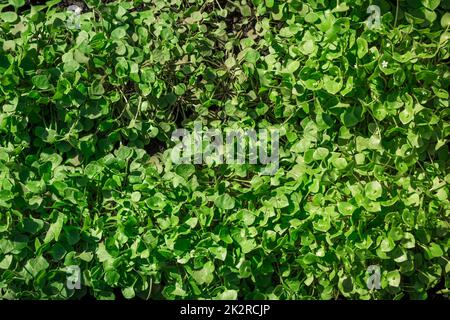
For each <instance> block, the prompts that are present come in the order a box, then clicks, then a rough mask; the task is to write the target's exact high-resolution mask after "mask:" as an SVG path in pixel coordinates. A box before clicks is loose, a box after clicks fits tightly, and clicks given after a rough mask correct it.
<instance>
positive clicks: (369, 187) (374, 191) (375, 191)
mask: <svg viewBox="0 0 450 320" xmlns="http://www.w3.org/2000/svg"><path fill="white" fill-rule="evenodd" d="M364 191H365V194H366V197H367V198H369V199H370V200H373V201H375V200H377V199H378V198H379V197H381V194H382V192H383V188H382V187H381V184H380V183H379V182H378V181H372V182H369V183H367V184H366V186H365V187H364Z"/></svg>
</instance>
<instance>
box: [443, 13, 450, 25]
mask: <svg viewBox="0 0 450 320" xmlns="http://www.w3.org/2000/svg"><path fill="white" fill-rule="evenodd" d="M441 26H442V28H444V29H445V28H449V27H450V12H446V13H445V14H443V15H442V18H441Z"/></svg>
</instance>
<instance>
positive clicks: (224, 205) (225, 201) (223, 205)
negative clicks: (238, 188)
mask: <svg viewBox="0 0 450 320" xmlns="http://www.w3.org/2000/svg"><path fill="white" fill-rule="evenodd" d="M214 204H215V205H216V206H217V207H218V208H220V209H224V210H231V209H233V208H234V205H235V201H234V198H232V197H231V196H230V195H229V194H227V193H225V194H221V195H220V196H218V197H217V198H216V200H215V201H214Z"/></svg>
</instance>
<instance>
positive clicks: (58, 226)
mask: <svg viewBox="0 0 450 320" xmlns="http://www.w3.org/2000/svg"><path fill="white" fill-rule="evenodd" d="M63 223H64V215H63V214H62V213H59V214H58V217H57V219H56V221H55V222H54V223H52V224H51V225H50V227H49V228H48V230H47V234H46V235H45V238H44V243H49V242H51V241H52V240H55V241H58V238H59V234H60V233H61V230H62V227H63Z"/></svg>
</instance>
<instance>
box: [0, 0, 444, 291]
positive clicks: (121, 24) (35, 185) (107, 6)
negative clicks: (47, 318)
mask: <svg viewBox="0 0 450 320" xmlns="http://www.w3.org/2000/svg"><path fill="white" fill-rule="evenodd" d="M0 3H1V4H0V108H1V109H0V298H6V299H18V298H22V299H23V298H28V299H38V298H41V299H43V298H44V299H67V298H80V297H82V296H84V295H86V294H90V295H92V296H94V297H96V298H98V299H111V298H114V297H117V296H120V295H123V296H124V297H126V298H132V297H135V296H137V297H140V298H144V299H148V298H150V299H161V298H162V299H185V298H192V299H198V298H223V299H235V298H244V299H336V298H340V297H345V298H354V299H370V298H372V299H380V298H384V299H399V298H402V297H405V298H410V299H426V298H429V297H430V293H433V296H439V297H444V298H445V297H447V298H448V292H449V290H450V261H449V252H450V203H449V197H448V196H449V192H450V190H449V182H450V174H449V164H450V162H449V148H448V139H449V134H450V122H449V119H450V115H449V110H450V109H449V87H450V68H449V57H450V41H449V39H450V1H448V0H441V1H440V0H399V1H391V2H388V1H370V2H369V1H363V0H354V1H350V0H349V1H347V2H344V1H337V0H308V1H300V0H286V1H278V0H240V1H239V0H235V1H224V0H206V1H203V0H134V1H100V0H85V1H81V0H80V1H72V2H71V1H67V0H64V1H61V0H54V1H47V2H45V1H41V2H37V1H31V4H30V3H29V2H28V1H25V0H1V1H0ZM72 4H76V5H78V6H79V7H80V8H81V9H82V12H81V15H80V16H79V17H78V16H76V15H75V16H74V14H73V13H71V12H69V11H68V10H67V7H68V6H69V5H72ZM371 4H374V5H378V6H379V8H380V11H381V24H380V26H379V27H377V28H369V26H368V25H367V24H366V23H365V21H366V20H367V19H368V18H369V16H370V13H368V11H367V8H368V6H369V5H371ZM194 121H202V123H203V124H204V126H207V127H210V128H225V127H240V128H244V127H245V128H247V127H249V128H277V129H279V130H280V132H281V133H282V136H281V138H280V167H279V169H278V171H277V172H276V173H275V174H274V175H273V176H270V175H261V174H260V169H261V168H260V165H254V164H243V165H228V164H222V165H219V166H215V165H205V164H201V165H199V164H184V165H176V164H174V163H172V161H171V159H170V157H169V152H170V150H171V148H173V146H174V142H173V141H171V139H170V135H171V132H172V131H173V130H174V129H175V128H192V127H193V123H194ZM74 265H75V266H79V268H80V270H81V273H82V288H81V289H80V290H77V289H70V288H68V287H67V285H66V279H67V267H68V266H74ZM371 265H376V266H379V268H380V271H381V288H380V289H379V290H377V289H372V290H369V289H368V287H367V277H368V276H369V274H368V271H367V270H368V267H369V266H371ZM436 292H437V293H436Z"/></svg>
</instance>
